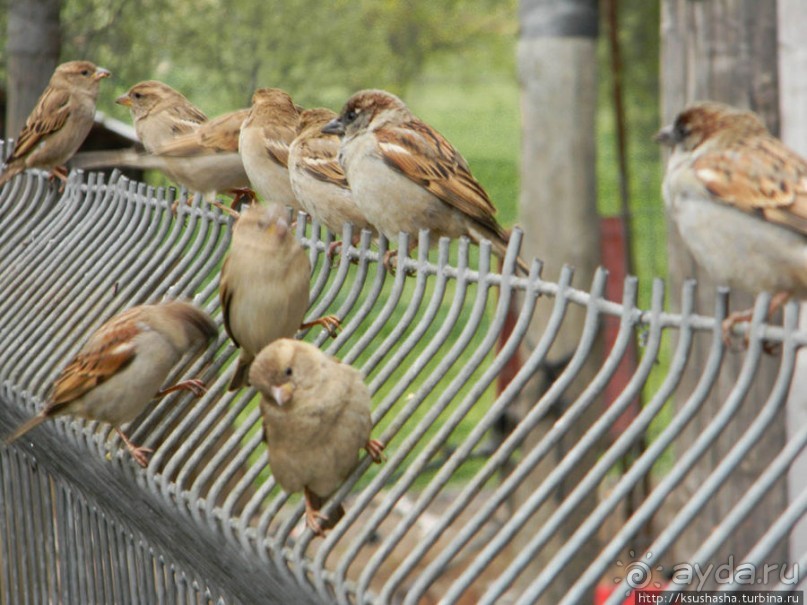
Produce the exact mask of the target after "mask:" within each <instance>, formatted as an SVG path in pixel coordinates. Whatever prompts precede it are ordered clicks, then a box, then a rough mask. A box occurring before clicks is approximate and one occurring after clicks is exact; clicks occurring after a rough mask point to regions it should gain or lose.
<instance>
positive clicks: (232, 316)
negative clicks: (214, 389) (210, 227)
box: [219, 203, 338, 391]
mask: <svg viewBox="0 0 807 605" xmlns="http://www.w3.org/2000/svg"><path fill="white" fill-rule="evenodd" d="M285 217H286V210H285V209H284V208H282V207H281V206H279V205H278V204H271V205H269V206H263V205H261V204H257V203H255V204H252V205H250V206H248V207H247V208H246V209H245V210H243V211H242V212H241V213H240V217H239V218H238V220H237V221H236V223H235V227H234V228H233V237H232V242H231V244H230V252H229V254H228V256H227V259H226V260H225V261H224V265H223V266H222V268H221V285H220V288H219V296H220V298H221V308H222V314H223V318H224V329H225V330H226V331H227V334H228V335H229V336H230V338H231V339H232V341H233V343H235V346H237V347H240V349H241V354H240V356H239V358H238V363H237V365H236V369H235V373H234V374H233V377H232V380H231V381H230V387H229V388H230V390H231V391H234V390H235V389H237V388H239V387H242V386H244V385H245V384H248V383H247V378H248V373H249V366H250V364H251V363H252V360H253V359H254V358H255V356H256V355H257V354H258V353H259V352H260V351H261V349H263V348H264V347H265V346H266V345H268V344H269V343H271V342H272V341H275V340H277V339H279V338H286V337H292V336H294V335H295V334H296V333H297V330H299V329H300V328H303V327H304V328H307V327H311V325H314V324H315V323H316V324H320V325H324V326H325V327H326V328H327V329H328V330H329V331H333V330H334V329H335V328H336V327H338V320H336V318H333V317H327V318H321V319H320V320H315V322H312V323H310V324H303V318H304V317H305V312H306V309H308V297H309V282H310V280H311V263H310V262H309V260H308V254H307V253H306V251H305V249H304V248H303V247H302V246H301V245H300V243H299V242H298V241H297V240H296V239H295V237H294V233H293V232H292V231H291V229H290V228H289V225H288V223H287V222H286V218H285Z"/></svg>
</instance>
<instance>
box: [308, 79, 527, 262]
mask: <svg viewBox="0 0 807 605" xmlns="http://www.w3.org/2000/svg"><path fill="white" fill-rule="evenodd" d="M322 132H324V133H326V134H337V135H340V136H341V137H342V142H341V147H340V150H339V162H340V163H341V165H342V168H343V169H344V170H345V174H346V175H347V180H348V183H349V184H350V188H351V190H352V191H353V199H354V200H355V202H356V205H357V206H358V207H359V209H360V210H361V211H362V213H363V214H364V215H365V216H366V217H367V220H368V221H370V223H371V224H373V225H374V226H375V227H376V229H378V230H379V231H380V232H381V233H383V234H384V235H385V236H386V237H387V239H390V240H391V241H395V239H396V238H397V237H398V233H399V232H401V231H403V232H405V233H408V234H409V236H410V238H411V241H412V242H413V245H414V244H415V243H416V241H417V237H418V233H419V231H420V230H421V229H429V230H430V231H431V233H432V235H433V239H434V241H437V239H438V238H439V237H442V236H447V237H451V238H458V237H460V236H463V235H464V236H467V237H468V238H470V239H471V240H472V241H474V242H476V243H479V241H480V240H481V239H487V240H489V241H490V242H491V245H492V248H493V251H494V253H495V254H497V255H498V256H500V257H502V258H503V257H504V254H505V252H506V250H507V242H508V241H509V233H508V232H507V231H505V230H504V229H503V228H502V227H501V225H499V223H498V222H497V221H496V218H495V216H494V215H495V213H496V208H495V207H494V206H493V204H492V203H491V201H490V199H489V198H488V194H487V193H486V192H485V190H484V188H483V187H482V185H480V184H479V182H477V180H476V179H475V178H474V177H473V175H472V174H471V171H470V168H469V167H468V163H467V162H466V161H465V159H464V158H463V157H462V156H461V155H460V153H459V152H458V151H457V150H456V149H455V148H454V147H453V146H452V145H451V143H449V142H448V141H447V140H446V139H445V138H444V137H443V136H442V135H441V134H440V133H439V132H437V131H436V130H435V129H434V128H432V127H431V126H429V125H428V124H426V123H424V122H423V121H421V120H419V119H418V118H417V117H415V115H414V114H412V112H411V111H409V108H408V107H407V106H406V105H405V104H404V102H403V101H401V99H399V98H398V97H396V96H395V95H393V94H391V93H389V92H386V91H383V90H362V91H359V92H357V93H356V94H354V95H353V96H352V97H350V99H348V101H347V103H346V104H345V106H344V107H343V109H342V112H341V114H340V115H339V117H337V118H335V119H334V120H331V121H330V122H328V124H326V125H325V127H324V128H323V129H322ZM518 263H519V267H520V268H521V270H522V271H524V272H525V273H527V272H528V267H527V265H526V263H524V261H523V260H522V259H521V258H519V259H518Z"/></svg>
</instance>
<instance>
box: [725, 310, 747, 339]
mask: <svg viewBox="0 0 807 605" xmlns="http://www.w3.org/2000/svg"><path fill="white" fill-rule="evenodd" d="M753 312H754V310H753V309H746V310H745V311H735V312H734V313H731V314H730V315H729V316H728V317H727V318H726V319H724V320H723V324H722V327H723V344H724V345H726V347H730V346H731V331H732V329H733V328H734V326H735V325H737V324H738V323H742V322H747V321H751V316H752V314H753Z"/></svg>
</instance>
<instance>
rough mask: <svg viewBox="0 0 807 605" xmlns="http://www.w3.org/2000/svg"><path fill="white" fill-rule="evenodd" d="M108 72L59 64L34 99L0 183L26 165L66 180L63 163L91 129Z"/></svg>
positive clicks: (85, 63) (76, 64)
mask: <svg viewBox="0 0 807 605" xmlns="http://www.w3.org/2000/svg"><path fill="white" fill-rule="evenodd" d="M109 75H110V73H109V72H108V71H107V70H106V69H103V68H101V67H97V66H96V65H94V64H93V63H90V62H89V61H69V62H67V63H62V64H61V65H59V66H58V67H57V68H56V71H54V72H53V75H52V76H51V78H50V82H48V86H47V88H45V91H44V92H43V93H42V95H41V96H40V97H39V100H38V101H37V102H36V106H35V107H34V109H33V111H32V112H31V115H29V116H28V119H27V120H26V121H25V126H23V129H22V132H20V134H19V136H18V137H17V140H16V143H15V145H14V149H13V150H12V152H11V155H9V156H8V158H7V159H6V162H5V166H4V170H3V173H2V175H0V186H2V185H3V184H5V183H6V182H7V181H8V180H10V179H11V178H12V177H14V176H15V175H17V174H19V173H20V172H22V171H23V170H25V169H26V168H46V169H48V170H50V171H51V175H52V176H56V177H58V178H60V179H61V180H62V181H65V180H66V179H67V169H66V168H65V166H64V164H65V163H66V162H67V161H68V160H69V159H70V158H71V157H73V155H74V154H75V153H76V151H78V148H79V147H81V144H82V143H83V142H84V139H86V138H87V135H88V134H89V132H90V129H91V128H92V124H93V120H94V118H95V101H96V99H97V98H98V90H99V88H100V83H101V80H103V79H104V78H108V77H109Z"/></svg>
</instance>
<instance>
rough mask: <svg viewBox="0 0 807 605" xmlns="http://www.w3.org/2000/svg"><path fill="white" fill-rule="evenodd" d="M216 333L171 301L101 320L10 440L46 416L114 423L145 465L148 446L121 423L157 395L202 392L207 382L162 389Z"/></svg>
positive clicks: (197, 314)
mask: <svg viewBox="0 0 807 605" xmlns="http://www.w3.org/2000/svg"><path fill="white" fill-rule="evenodd" d="M217 334H218V329H217V328H216V324H214V323H213V321H212V320H211V319H210V317H209V316H208V315H207V313H205V312H203V311H201V310H200V309H198V308H197V307H196V306H194V305H192V304H189V303H186V302H181V301H171V302H165V303H161V304H156V305H141V306H138V307H133V308H131V309H129V310H127V311H124V312H122V313H119V314H118V315H116V316H114V317H113V318H112V319H110V320H109V321H107V322H106V323H105V324H103V325H102V326H101V327H100V328H98V330H96V331H95V333H94V334H93V335H92V336H91V337H90V339H89V340H88V341H87V342H86V344H85V345H84V346H83V347H82V348H81V350H80V351H79V352H78V353H77V354H76V356H75V357H74V358H73V359H72V360H71V361H70V363H68V364H67V366H66V367H65V368H64V369H63V370H62V371H61V373H60V374H59V377H58V378H57V379H56V381H55V383H54V385H53V390H52V393H51V395H50V397H49V401H48V404H47V405H46V406H45V409H43V410H42V411H41V412H40V413H39V414H37V415H36V416H34V417H33V418H31V419H30V420H28V421H27V422H26V423H24V424H23V425H22V426H21V427H20V428H18V429H17V430H16V431H15V432H14V433H13V434H12V435H11V436H9V437H8V438H7V439H6V443H11V442H12V441H14V440H15V439H18V438H19V437H21V436H22V435H24V434H25V433H27V432H28V431H30V430H31V429H32V428H34V427H36V426H38V425H39V424H41V423H42V422H44V421H45V420H47V419H48V418H53V417H54V416H61V415H62V414H69V415H71V416H79V417H81V418H87V419H89V420H101V421H103V422H108V423H109V424H112V425H113V426H114V427H115V430H116V431H117V433H118V434H119V435H120V437H121V439H123V441H124V443H126V446H127V447H128V449H129V452H130V453H131V454H132V457H133V458H134V459H135V460H136V461H137V463H138V464H140V465H141V466H146V464H147V461H148V457H147V454H148V452H149V451H150V450H148V449H147V448H143V447H138V446H136V445H134V444H133V443H132V442H131V441H130V440H129V438H128V437H127V436H126V435H125V434H124V433H123V431H121V429H120V425H121V424H124V423H126V422H129V421H131V420H133V419H134V418H136V417H137V416H138V414H140V413H141V412H142V411H143V410H144V409H145V407H146V406H147V405H148V404H149V403H150V402H151V401H152V400H153V399H157V398H161V397H164V396H165V395H167V394H169V393H172V392H174V391H177V390H188V391H191V392H192V393H193V394H194V395H196V396H197V397H198V396H201V395H202V394H203V393H204V392H205V388H204V383H202V382H201V381H199V380H195V379H193V380H185V381H182V382H179V383H177V384H175V385H173V386H171V387H168V388H165V389H162V390H161V387H162V385H163V382H165V379H166V378H167V377H168V374H169V373H170V372H171V369H172V368H173V367H174V366H175V365H176V364H177V363H178V362H179V361H180V360H181V359H182V357H183V356H184V355H185V354H186V353H189V352H192V351H193V350H194V349H196V348H198V347H201V346H203V345H205V344H206V343H207V342H209V341H210V340H212V339H213V338H215V337H216V335H217Z"/></svg>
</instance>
